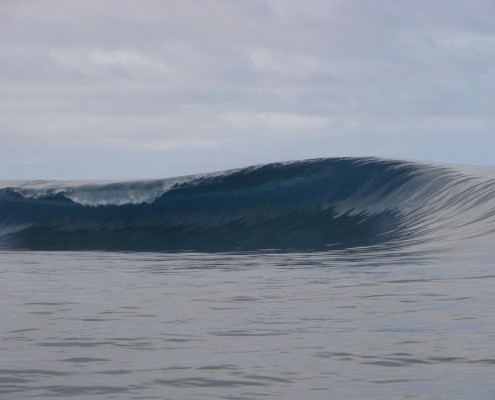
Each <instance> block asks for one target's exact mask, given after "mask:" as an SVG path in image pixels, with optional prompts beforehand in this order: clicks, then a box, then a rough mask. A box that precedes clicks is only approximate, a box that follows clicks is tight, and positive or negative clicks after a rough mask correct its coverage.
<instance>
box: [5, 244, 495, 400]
mask: <svg viewBox="0 0 495 400" xmlns="http://www.w3.org/2000/svg"><path fill="white" fill-rule="evenodd" d="M494 261H495V258H494V257H493V256H490V255H488V256H485V257H482V256H479V257H473V256H470V257H460V256H459V257H453V256H452V257H448V256H445V255H444V256H443V257H442V258H429V259H426V258H422V259H421V258H420V259H413V258H410V257H409V258H407V257H400V258H393V257H392V258H383V259H377V258H376V257H372V256H371V255H370V254H365V253H364V254H361V255H359V256H353V257H346V256H338V255H333V256H332V255H329V254H324V253H298V254H294V253H292V254H269V253H264V254H263V253H256V254H214V255H212V254H201V253H176V254H159V253H111V252H22V251H3V252H1V253H0V304H1V307H0V313H1V314H0V315H1V317H0V339H1V341H0V351H1V353H0V354H1V358H2V365H1V367H0V398H2V399H27V398H43V399H59V398H71V399H255V398H268V399H282V398H283V399H294V400H296V399H406V398H413V399H454V398H455V399H492V398H495V383H493V382H494V381H493V376H494V373H495V318H494V317H495V311H494V304H495V271H494V268H493V267H494Z"/></svg>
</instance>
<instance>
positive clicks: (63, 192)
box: [0, 158, 495, 252]
mask: <svg viewBox="0 0 495 400" xmlns="http://www.w3.org/2000/svg"><path fill="white" fill-rule="evenodd" d="M479 171H480V173H479V174H478V173H477V170H476V169H473V168H471V169H469V170H468V169H466V168H464V169H463V168H459V167H452V166H442V165H430V164H424V163H416V162H406V161H397V160H383V159H376V158H329V159H316V160H305V161H296V162H288V163H274V164H267V165H261V166H254V167H249V168H242V169H236V170H230V171H225V172H218V173H213V174H204V175H194V176H188V177H180V178H169V179H160V180H145V181H124V182H89V181H74V182H61V181H20V182H4V183H3V184H2V185H1V186H0V248H8V249H37V250H94V249H101V250H123V251H135V250H150V251H176V250H180V251H183V250H192V251H252V250H282V251H290V250H294V251H321V250H323V251H332V250H337V249H366V250H369V249H382V250H383V249H385V250H387V251H396V250H398V249H399V250H400V249H409V250H416V251H437V250H438V249H440V248H441V249H442V250H444V251H447V250H448V251H458V250H459V248H462V249H465V250H471V251H476V252H483V251H484V252H490V251H492V250H491V246H492V243H493V239H494V238H495V180H494V179H493V177H490V176H487V174H486V173H481V169H480V170H479Z"/></svg>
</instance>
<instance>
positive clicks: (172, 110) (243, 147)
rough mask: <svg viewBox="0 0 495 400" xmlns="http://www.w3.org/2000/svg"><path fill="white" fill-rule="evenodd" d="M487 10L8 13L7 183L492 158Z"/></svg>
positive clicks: (26, 6)
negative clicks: (368, 160) (291, 164)
mask: <svg viewBox="0 0 495 400" xmlns="http://www.w3.org/2000/svg"><path fill="white" fill-rule="evenodd" d="M494 12H495V5H494V3H493V2H492V1H482V0H475V1H470V2H467V1H449V2H433V3H432V2H427V1H421V0H420V1H415V2H408V1H392V0H379V1H373V2H368V1H352V0H351V1H349V0H345V1H336V0H335V1H334V0H332V1H323V0H318V1H317V0H312V1H295V0H272V1H261V0H260V1H256V0H249V1H247V0H244V1H227V0H224V1H220V0H218V1H213V0H209V1H180V2H178V1H154V0H145V1H130V0H126V1H117V0H114V1H112V0H98V1H96V0H93V1H87V0H85V1H82V0H81V1H79V0H75V1H71V2H67V1H63V0H57V1H55V0H44V1H27V0H16V1H3V2H0V84H1V87H2V90H1V91H0V127H1V128H0V142H1V146H0V167H1V171H2V173H1V176H0V177H1V178H20V177H24V178H39V177H47V178H83V177H93V178H97V177H100V178H126V177H128V178H131V177H132V178H135V177H145V176H149V177H163V176H169V175H176V174H185V173H192V172H200V171H207V170H213V169H223V168H229V167H236V166H240V165H247V164H252V163H259V162H269V161H275V160H280V159H299V158H308V157H322V156H357V155H375V156H386V157H397V158H413V159H429V160H432V161H448V162H464V163H490V164H493V163H494V162H493V149H495V132H494V127H495V120H494V117H493V112H492V108H493V106H492V104H493V103H494V102H495V101H494V100H495V94H494V93H495V90H494V89H495V87H494V86H495V80H494V79H493V78H494V75H495V67H494V65H495V25H494V24H493V22H492V18H491V16H493V15H494Z"/></svg>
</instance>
